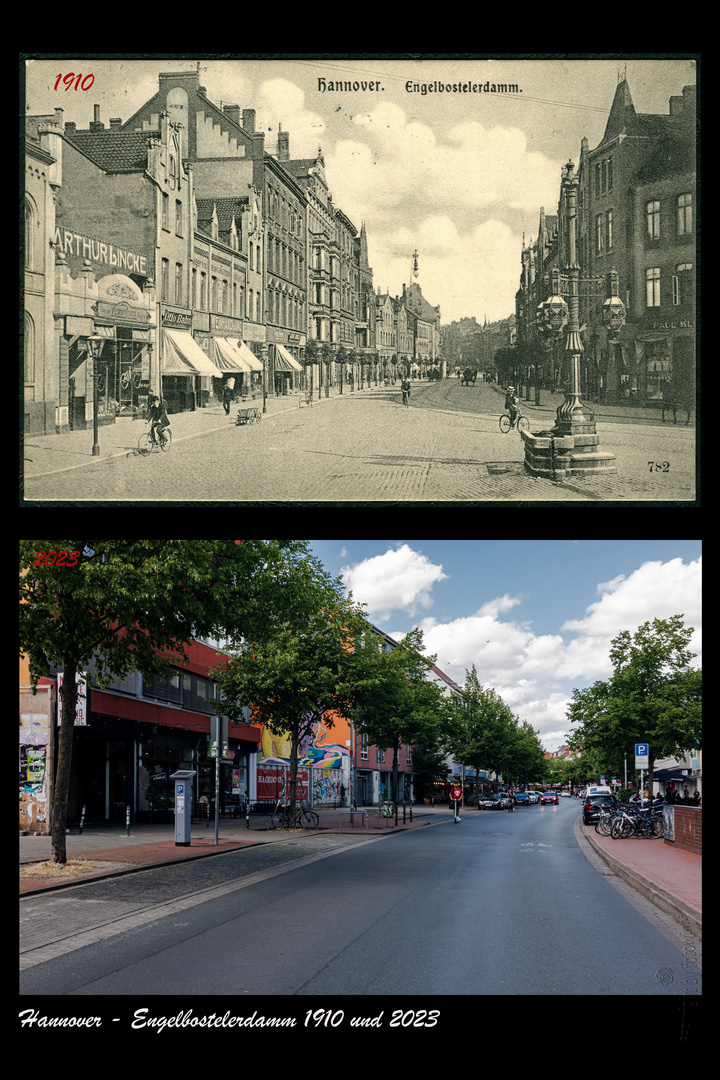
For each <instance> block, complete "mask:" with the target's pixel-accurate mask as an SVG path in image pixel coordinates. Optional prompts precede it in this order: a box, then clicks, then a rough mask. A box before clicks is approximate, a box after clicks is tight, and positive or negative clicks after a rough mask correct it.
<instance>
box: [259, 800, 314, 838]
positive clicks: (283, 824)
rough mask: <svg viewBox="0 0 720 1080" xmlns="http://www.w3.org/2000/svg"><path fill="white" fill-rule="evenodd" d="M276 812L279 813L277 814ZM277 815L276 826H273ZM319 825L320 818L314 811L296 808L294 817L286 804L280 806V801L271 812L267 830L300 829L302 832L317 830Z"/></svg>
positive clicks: (303, 807) (301, 807) (300, 807)
mask: <svg viewBox="0 0 720 1080" xmlns="http://www.w3.org/2000/svg"><path fill="white" fill-rule="evenodd" d="M278 810H280V813H279V814H278ZM276 815H277V820H278V824H277V825H276V824H275V817H276ZM319 825H320V817H319V816H318V814H316V813H315V811H314V810H308V809H307V807H305V806H296V807H295V813H294V815H291V814H290V807H289V806H288V805H287V804H281V802H280V800H279V799H278V801H277V802H276V803H275V809H274V810H273V812H272V817H271V819H270V824H269V825H268V828H269V829H302V830H303V832H305V831H306V829H317V828H318V826H319Z"/></svg>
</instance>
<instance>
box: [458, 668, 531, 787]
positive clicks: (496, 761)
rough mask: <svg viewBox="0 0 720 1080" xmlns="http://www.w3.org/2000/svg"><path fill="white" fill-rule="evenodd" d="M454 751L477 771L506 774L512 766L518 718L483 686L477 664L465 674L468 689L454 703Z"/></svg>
mask: <svg viewBox="0 0 720 1080" xmlns="http://www.w3.org/2000/svg"><path fill="white" fill-rule="evenodd" d="M452 712H453V728H452V735H451V738H450V742H449V747H450V751H451V753H452V754H453V756H454V757H455V758H456V759H457V760H458V761H459V762H461V763H462V764H464V765H467V766H469V767H470V768H474V769H475V770H476V771H477V772H480V771H484V770H489V771H492V772H495V773H499V772H503V770H506V769H507V768H508V766H509V764H510V753H511V750H512V746H513V739H514V734H515V731H514V725H515V721H514V717H513V714H512V712H511V711H510V709H509V708H508V706H507V705H506V704H505V702H504V701H503V700H502V698H501V697H500V696H499V695H498V694H497V693H496V692H495V690H493V689H491V688H487V689H486V688H485V687H483V686H482V685H481V683H480V680H479V679H478V676H477V671H476V669H475V665H474V664H473V666H472V668H471V669H470V671H466V672H465V686H464V687H463V690H462V693H461V694H460V696H459V698H455V699H454V701H453V710H452Z"/></svg>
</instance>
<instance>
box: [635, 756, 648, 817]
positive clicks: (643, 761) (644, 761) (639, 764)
mask: <svg viewBox="0 0 720 1080" xmlns="http://www.w3.org/2000/svg"><path fill="white" fill-rule="evenodd" d="M649 764H650V747H649V746H648V744H647V743H635V768H636V769H639V770H640V806H642V799H643V789H644V786H645V781H644V779H643V778H644V775H645V769H647V768H648V766H649Z"/></svg>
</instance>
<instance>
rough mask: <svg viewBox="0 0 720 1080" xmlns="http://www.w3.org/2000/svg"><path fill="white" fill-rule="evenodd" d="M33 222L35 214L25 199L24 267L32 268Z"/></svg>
mask: <svg viewBox="0 0 720 1080" xmlns="http://www.w3.org/2000/svg"><path fill="white" fill-rule="evenodd" d="M34 224H35V214H34V213H33V208H32V206H31V205H30V203H29V202H28V201H27V200H25V269H26V270H32V268H33V240H34V231H33V226H34Z"/></svg>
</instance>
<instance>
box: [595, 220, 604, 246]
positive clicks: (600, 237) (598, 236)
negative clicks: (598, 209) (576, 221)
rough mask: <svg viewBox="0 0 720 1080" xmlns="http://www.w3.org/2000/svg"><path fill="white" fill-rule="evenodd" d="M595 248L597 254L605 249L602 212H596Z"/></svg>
mask: <svg viewBox="0 0 720 1080" xmlns="http://www.w3.org/2000/svg"><path fill="white" fill-rule="evenodd" d="M595 250H596V251H597V253H598V254H599V255H601V254H602V253H603V251H604V250H605V228H604V222H603V215H602V214H598V215H597V217H596V218H595Z"/></svg>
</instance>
